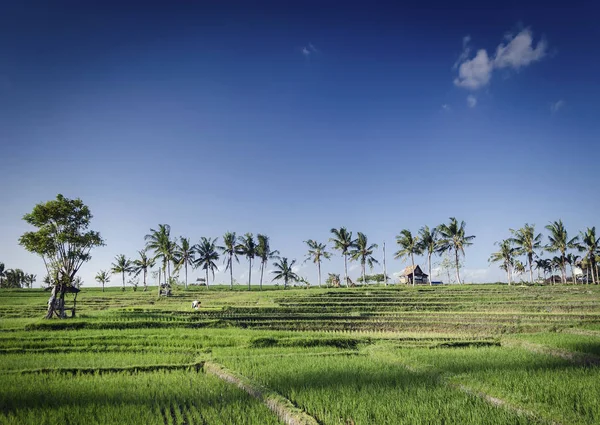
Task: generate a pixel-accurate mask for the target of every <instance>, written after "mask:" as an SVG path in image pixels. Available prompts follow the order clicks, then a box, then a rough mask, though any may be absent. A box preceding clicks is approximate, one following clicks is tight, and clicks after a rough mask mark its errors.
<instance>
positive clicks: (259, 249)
mask: <svg viewBox="0 0 600 425" xmlns="http://www.w3.org/2000/svg"><path fill="white" fill-rule="evenodd" d="M256 239H257V240H258V245H256V256H257V257H258V258H259V259H260V290H261V291H262V282H263V273H264V271H265V266H266V265H267V261H269V260H273V259H277V258H279V251H277V250H273V251H271V246H270V245H269V237H268V236H266V235H261V234H260V233H259V234H258V235H256Z"/></svg>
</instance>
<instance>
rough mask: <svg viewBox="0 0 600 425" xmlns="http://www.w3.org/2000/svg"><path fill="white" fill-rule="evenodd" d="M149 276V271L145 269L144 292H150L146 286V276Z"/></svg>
mask: <svg viewBox="0 0 600 425" xmlns="http://www.w3.org/2000/svg"><path fill="white" fill-rule="evenodd" d="M147 274H148V270H146V269H144V292H146V291H147V290H148V285H147V284H146V275H147Z"/></svg>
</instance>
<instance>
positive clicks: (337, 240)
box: [329, 227, 356, 287]
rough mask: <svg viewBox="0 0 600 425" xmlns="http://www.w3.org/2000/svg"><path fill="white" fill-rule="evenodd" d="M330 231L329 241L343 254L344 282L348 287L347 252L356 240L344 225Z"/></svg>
mask: <svg viewBox="0 0 600 425" xmlns="http://www.w3.org/2000/svg"><path fill="white" fill-rule="evenodd" d="M331 233H332V234H333V237H332V238H329V241H330V242H333V249H337V250H338V251H340V252H341V253H342V255H343V256H344V282H346V286H347V287H348V286H349V285H348V254H349V252H350V250H351V249H352V248H353V247H354V244H355V243H356V240H354V239H352V232H349V231H348V230H347V229H346V228H345V227H340V228H339V229H335V228H334V229H331Z"/></svg>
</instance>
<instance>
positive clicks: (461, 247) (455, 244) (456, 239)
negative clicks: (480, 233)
mask: <svg viewBox="0 0 600 425" xmlns="http://www.w3.org/2000/svg"><path fill="white" fill-rule="evenodd" d="M465 226H466V223H465V222H464V221H461V222H460V224H459V223H458V221H457V220H456V218H454V217H450V222H449V223H448V224H440V226H439V227H438V230H439V232H440V236H441V240H440V252H445V251H450V250H453V251H454V261H455V265H456V280H457V281H458V283H459V285H460V284H462V282H461V280H460V272H459V269H460V264H459V256H460V254H462V255H463V257H464V255H465V247H467V246H471V245H473V242H472V241H473V239H475V236H466V235H465Z"/></svg>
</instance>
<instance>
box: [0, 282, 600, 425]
mask: <svg viewBox="0 0 600 425" xmlns="http://www.w3.org/2000/svg"><path fill="white" fill-rule="evenodd" d="M47 295H48V294H47V293H45V292H43V291H41V290H2V291H0V379H1V381H2V383H3V385H2V386H0V406H1V410H0V423H2V424H4V423H7V424H29V423H31V424H34V423H35V424H39V423H47V424H55V423H71V424H74V423H86V424H87V423H98V424H100V423H102V424H112V423H115V424H116V423H121V424H125V423H149V424H154V423H156V424H163V425H164V424H188V425H189V424H221V423H223V424H269V423H282V422H281V419H280V418H278V416H277V415H276V414H275V413H273V412H272V411H271V410H269V409H268V408H267V406H265V404H264V403H262V402H261V400H260V398H261V397H260V396H259V397H258V399H257V398H255V397H252V396H250V395H249V394H248V393H247V392H245V391H243V390H242V389H239V388H237V387H236V386H235V385H233V384H231V383H229V382H225V381H223V380H221V379H219V378H218V377H216V376H213V375H211V374H208V373H206V371H205V368H204V364H205V362H211V363H215V364H218V365H222V366H223V367H225V368H227V370H229V371H231V372H232V373H234V374H236V376H240V377H243V378H244V379H247V380H248V382H251V383H252V384H253V385H256V388H260V389H261V390H260V392H261V394H267V393H269V394H271V393H273V394H277V395H279V396H281V397H285V398H287V399H288V400H289V402H291V405H292V406H296V407H297V408H299V409H300V410H302V411H304V412H305V413H307V414H308V415H310V416H312V417H313V418H314V419H315V420H316V422H315V423H321V424H431V423H445V424H513V423H514V424H528V423H559V424H597V423H600V407H598V403H597V401H598V400H600V385H598V382H600V288H598V287H595V286H591V285H589V286H588V285H586V286H560V285H557V286H549V287H539V286H535V287H525V286H523V287H521V286H514V287H507V286H499V285H463V286H442V287H416V288H412V287H405V286H401V287H383V286H372V287H368V288H351V289H343V288H339V289H318V288H311V289H308V290H306V289H292V290H286V291H283V290H277V289H275V288H268V289H267V290H264V291H252V292H247V291H243V290H234V291H229V290H228V289H227V288H214V287H213V288H211V289H210V290H207V289H206V288H193V289H190V290H188V291H184V290H182V289H177V290H176V291H175V292H174V296H172V297H170V298H168V299H165V298H163V299H157V296H156V293H155V291H154V290H150V291H148V292H142V291H137V292H133V291H131V290H128V291H127V292H124V293H123V292H121V290H120V289H119V288H107V291H106V292H101V291H100V289H96V288H90V289H88V288H86V289H84V290H82V292H81V293H80V294H79V296H78V299H77V305H78V317H77V318H74V319H66V320H43V319H41V317H42V316H43V314H44V310H45V306H46V301H47ZM194 299H199V300H200V301H201V302H202V307H201V309H200V310H198V311H194V310H192V309H191V308H190V305H191V301H192V300H194ZM254 395H256V394H254Z"/></svg>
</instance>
